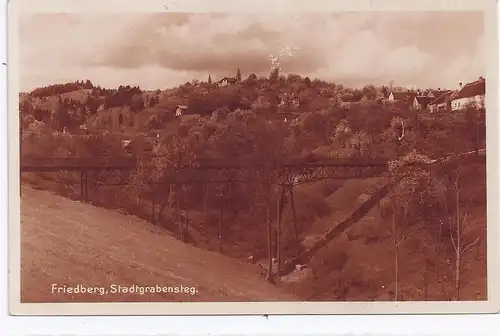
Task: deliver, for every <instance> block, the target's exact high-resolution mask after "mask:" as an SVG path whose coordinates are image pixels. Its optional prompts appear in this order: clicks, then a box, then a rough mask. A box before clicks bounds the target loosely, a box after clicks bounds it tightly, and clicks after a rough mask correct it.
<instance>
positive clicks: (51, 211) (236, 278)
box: [21, 186, 296, 302]
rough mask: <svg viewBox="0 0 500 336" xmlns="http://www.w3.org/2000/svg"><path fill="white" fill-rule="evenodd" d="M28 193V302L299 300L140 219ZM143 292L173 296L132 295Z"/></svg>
mask: <svg viewBox="0 0 500 336" xmlns="http://www.w3.org/2000/svg"><path fill="white" fill-rule="evenodd" d="M22 189H23V192H22V197H21V301H22V302H71V301H72V302H89V301H96V302H97V301H107V302H109V301H114V302H123V301H165V302H169V301H216V302H221V301H294V300H296V298H295V297H294V296H293V295H292V294H289V293H288V292H286V291H285V290H284V289H280V288H276V287H273V286H272V285H270V284H268V283H266V282H265V281H264V279H262V278H261V277H260V269H259V267H258V266H256V265H251V264H248V263H245V262H242V261H238V260H235V259H231V258H228V257H225V256H222V255H219V254H217V253H213V252H208V251H204V250H201V249H198V248H196V247H193V246H190V245H186V244H183V243H181V242H179V241H178V240H176V239H175V238H173V237H171V236H169V235H168V234H167V233H166V232H165V231H162V230H160V229H157V228H155V227H153V226H151V224H149V223H147V222H145V221H142V220H140V219H138V218H137V217H134V216H127V215H123V214H120V213H118V212H115V211H109V210H105V209H102V208H98V207H93V206H91V205H87V204H80V203H78V202H73V201H71V200H69V199H66V198H63V197H60V196H57V195H54V194H52V193H50V192H48V191H41V190H34V189H32V188H30V187H27V186H22ZM112 285H115V286H114V287H113V286H112ZM118 285H120V286H122V288H121V289H120V290H119V288H118V287H117V286H118ZM135 285H137V286H149V287H151V286H153V287H156V286H157V288H156V289H155V290H157V289H160V288H161V290H162V291H166V292H164V293H145V294H144V295H140V294H138V293H130V292H129V293H125V292H124V291H125V289H123V287H127V288H130V287H131V286H135ZM64 286H67V287H66V288H68V287H75V286H84V287H97V288H98V291H100V290H101V288H102V290H103V295H101V293H100V292H97V293H95V294H82V293H78V294H75V293H64V292H63V290H62V289H58V288H59V287H64ZM163 287H164V288H163ZM167 287H169V288H167ZM192 287H194V288H195V289H196V293H195V294H194V295H193V294H192V293H193V292H192V290H193V289H192ZM80 289H81V287H80ZM134 290H136V291H137V290H140V288H134ZM58 292H59V293H58ZM180 292H183V293H180Z"/></svg>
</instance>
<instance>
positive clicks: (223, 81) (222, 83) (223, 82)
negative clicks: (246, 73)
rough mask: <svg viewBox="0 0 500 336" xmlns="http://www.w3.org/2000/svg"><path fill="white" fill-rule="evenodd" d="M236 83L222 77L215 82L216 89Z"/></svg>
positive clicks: (231, 79) (234, 79)
mask: <svg viewBox="0 0 500 336" xmlns="http://www.w3.org/2000/svg"><path fill="white" fill-rule="evenodd" d="M236 82H237V80H236V78H232V77H224V78H222V79H221V80H220V81H218V82H217V86H218V87H225V86H228V85H229V84H234V83H236Z"/></svg>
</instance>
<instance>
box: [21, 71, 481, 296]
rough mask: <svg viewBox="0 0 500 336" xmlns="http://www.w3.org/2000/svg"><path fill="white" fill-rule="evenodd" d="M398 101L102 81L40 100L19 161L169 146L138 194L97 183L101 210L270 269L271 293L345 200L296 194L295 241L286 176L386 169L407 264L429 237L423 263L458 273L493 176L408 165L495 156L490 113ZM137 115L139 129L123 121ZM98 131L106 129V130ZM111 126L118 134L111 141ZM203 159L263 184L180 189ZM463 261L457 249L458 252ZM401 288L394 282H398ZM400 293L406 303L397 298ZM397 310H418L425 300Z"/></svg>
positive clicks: (63, 180)
mask: <svg viewBox="0 0 500 336" xmlns="http://www.w3.org/2000/svg"><path fill="white" fill-rule="evenodd" d="M70 88H71V89H70ZM82 90H86V91H83V93H82V94H81V97H78V99H77V98H75V97H76V96H75V97H73V98H69V97H66V96H64V94H68V93H71V92H78V91H80V92H81V91H82ZM387 90H388V88H386V87H381V88H377V87H375V86H374V85H367V86H365V87H364V88H363V89H361V90H354V89H349V88H344V87H343V86H342V85H340V84H334V83H329V82H325V81H321V80H318V79H315V80H310V79H309V78H307V77H306V78H302V77H301V76H298V75H289V76H287V77H285V76H281V75H279V73H278V72H276V71H273V72H272V73H271V75H270V76H269V78H257V76H255V75H253V74H251V75H249V76H248V78H246V79H243V80H241V81H238V82H236V83H234V84H232V85H229V86H227V87H218V86H217V83H211V79H210V80H209V81H207V82H201V83H200V82H197V81H193V82H191V83H186V84H183V85H180V86H179V87H176V88H172V89H169V90H165V91H159V90H157V91H151V92H145V91H142V90H141V89H140V88H138V87H130V86H120V87H119V88H118V89H116V90H109V89H103V88H100V87H95V86H93V85H92V83H90V81H86V82H84V81H82V82H78V83H76V84H75V83H70V84H66V85H55V86H50V87H47V88H40V89H36V90H34V91H33V92H32V93H30V95H28V97H27V98H24V99H23V101H21V102H20V119H21V123H20V127H21V129H20V132H21V154H22V156H26V157H29V156H36V157H116V158H119V157H127V156H128V155H129V153H128V152H127V151H126V150H125V148H124V147H123V145H122V140H123V134H124V133H125V132H128V133H129V134H130V132H131V131H133V135H132V140H134V139H136V140H137V142H139V139H140V140H141V141H142V142H143V143H147V142H153V141H154V139H155V138H156V134H158V135H159V142H158V143H157V144H156V147H155V148H154V155H151V153H146V152H144V153H141V152H136V153H135V154H136V156H137V157H138V159H139V165H138V167H137V169H136V170H135V171H133V172H132V173H130V176H128V178H129V179H130V181H131V182H130V183H129V184H128V185H123V186H113V187H108V186H105V185H103V183H104V177H101V176H99V175H98V174H95V175H94V176H92V177H91V180H92V181H93V182H92V183H93V189H92V193H93V195H92V198H93V202H94V204H95V205H100V206H105V207H108V208H115V209H122V210H123V211H126V212H127V213H130V214H134V215H137V216H139V217H142V218H146V219H148V220H149V221H151V222H152V223H154V224H155V225H161V226H163V227H165V228H166V229H167V230H169V231H170V232H172V234H174V235H176V236H177V237H178V238H179V239H181V240H183V241H185V242H187V243H191V244H195V245H197V246H200V247H203V248H207V249H212V250H218V251H220V252H221V253H225V254H228V255H231V256H236V257H240V258H244V257H246V256H248V255H251V256H252V257H253V259H255V260H258V259H266V260H268V261H269V266H270V267H268V271H267V274H266V278H267V279H268V280H269V281H275V280H274V279H275V277H276V274H273V271H272V269H273V266H272V260H273V258H276V257H277V256H278V254H282V255H281V256H280V259H281V260H285V259H289V258H292V257H294V256H296V255H297V254H298V253H300V252H301V249H302V250H303V246H301V244H300V242H299V241H298V236H302V235H303V234H304V233H306V232H307V231H308V230H309V228H310V226H311V223H313V222H314V221H316V220H317V219H318V218H326V217H328V216H329V215H330V214H331V212H332V210H331V209H330V206H329V205H328V204H327V202H326V198H327V197H328V196H329V195H331V194H332V193H334V192H335V190H337V189H338V188H339V184H338V183H337V182H335V181H321V182H315V183H311V184H309V185H307V186H303V187H298V188H297V189H298V190H297V195H296V200H295V202H296V204H297V210H296V211H297V216H298V219H297V220H296V221H295V223H296V224H295V225H296V227H295V232H296V234H294V230H292V229H290V230H289V232H288V233H286V234H285V235H283V234H282V233H281V232H279V228H278V226H277V224H276V222H277V216H278V212H279V211H278V210H277V208H276V204H277V200H278V199H279V198H280V192H281V190H280V189H279V186H277V179H278V171H279V168H280V164H281V163H282V162H284V161H286V160H290V159H293V158H297V157H303V158H319V157H324V158H366V159H370V158H386V159H388V160H391V161H392V163H391V165H390V167H391V168H390V176H391V178H392V179H394V181H397V183H395V184H396V186H395V187H394V189H393V191H391V192H390V193H389V194H388V195H387V196H386V197H385V198H384V202H382V203H381V205H380V207H381V211H382V212H383V213H384V218H386V219H387V223H389V224H390V225H389V226H388V227H390V228H392V229H390V230H389V231H391V232H392V237H393V238H394V242H396V241H397V242H396V243H394V245H395V247H396V251H397V252H398V253H399V250H398V248H399V246H400V243H401V244H402V243H403V242H404V241H406V239H407V233H408V232H410V231H411V232H413V231H414V230H417V229H418V231H419V232H420V233H421V234H425V235H426V236H425V237H427V238H425V239H430V240H429V242H428V243H426V244H424V245H425V249H426V250H425V253H422V256H421V257H422V258H423V260H424V259H425V260H427V261H429V260H437V259H440V258H444V259H443V260H449V259H450V258H452V256H453V249H454V248H455V250H456V249H457V246H456V237H458V236H454V235H460V234H461V233H460V232H461V231H460V228H461V227H462V226H463V225H465V222H466V220H465V219H464V218H463V216H464V214H466V213H468V211H469V212H470V211H473V209H476V208H477V207H480V208H484V209H485V204H486V194H485V184H486V181H485V175H484V174H483V170H484V167H482V166H481V165H479V166H478V165H472V164H471V165H470V166H467V165H465V167H463V166H460V167H454V168H453V170H450V171H449V172H444V173H443V172H440V173H435V172H431V171H429V170H427V169H424V168H418V167H411V168H408V167H407V166H404V165H402V163H403V162H408V161H418V162H428V161H429V160H431V159H435V158H442V157H446V156H452V155H454V154H458V153H464V152H470V151H476V150H478V149H480V148H484V146H485V137H486V128H485V122H484V119H485V116H484V113H482V112H481V111H480V110H479V109H478V108H476V106H473V105H469V106H467V107H466V108H465V109H464V110H463V111H460V112H457V113H453V114H451V113H430V112H428V111H417V110H414V109H412V108H411V107H410V106H409V105H408V104H405V103H404V102H403V103H396V104H394V103H388V102H386V101H384V100H383V97H384V96H385V95H386V94H387ZM288 97H298V99H299V101H300V104H299V105H294V104H292V103H291V102H290V101H289V100H288ZM48 101H50V102H51V104H49V105H47V104H46V103H47V102H48ZM283 102H284V103H283ZM180 104H185V105H187V106H188V111H189V113H187V115H184V116H182V118H175V117H174V109H175V106H177V105H180ZM47 106H50V107H49V108H47ZM125 109H126V110H127V118H128V119H130V122H128V123H123V122H120V121H119V120H120V119H119V118H112V117H113V116H112V114H113V113H115V114H120V113H122V111H123V110H125ZM120 115H121V114H120ZM143 115H144V116H146V117H142V116H143ZM289 115H292V116H293V117H287V116H289ZM131 116H132V117H131ZM108 117H109V118H108ZM97 119H100V120H104V121H105V122H102V123H97V122H95V121H96V120H97ZM141 119H143V122H139V120H141ZM89 121H92V123H89ZM106 123H118V124H119V125H118V126H120V127H118V128H113V129H111V128H108V129H107V128H106V127H107V126H106V125H107V124H106ZM84 124H87V125H97V124H99V125H100V127H96V128H95V129H92V128H91V127H86V132H85V133H83V134H81V133H80V134H76V132H72V131H71V130H72V129H77V128H78V127H79V126H81V125H84ZM63 129H69V131H68V132H63ZM198 158H213V159H230V160H236V159H241V160H251V161H252V162H254V163H259V165H257V166H256V167H255V168H251V169H250V168H249V169H246V170H242V171H240V172H236V173H234V174H237V175H238V174H240V175H241V176H233V177H234V179H235V180H245V181H252V180H254V181H257V180H258V181H259V183H232V184H230V185H211V184H183V185H179V184H176V183H175V180H176V179H179V178H180V177H181V176H183V174H187V172H189V171H192V170H194V169H195V168H196V165H197V162H198V161H197V159H198ZM478 167H479V170H480V173H477V169H478ZM475 171H476V172H475ZM213 174H217V172H214V173H213ZM481 178H482V179H483V180H481ZM78 179H79V177H78V176H77V175H76V174H72V173H64V174H62V173H61V174H57V176H55V175H54V174H52V175H51V174H50V173H43V174H42V173H36V174H32V176H30V177H29V178H25V181H28V180H29V181H30V183H44V185H45V187H46V188H49V189H51V190H53V191H55V192H57V193H60V194H63V195H65V196H68V197H76V196H77V195H78V190H76V189H77V188H76V187H75V186H74V185H76V184H77V183H78ZM100 179H102V180H100ZM383 185H385V184H384V183H382V182H381V183H380V185H379V187H382V186H383ZM457 195H460V197H458V196H457ZM221 209H222V210H221ZM471 209H472V210H471ZM287 220H288V222H289V223H292V222H294V221H293V220H292V219H291V218H288V219H287ZM442 223H450V224H446V225H444V224H442ZM484 224H485V223H484V222H482V223H480V224H478V226H477V228H479V231H481V230H483V231H484V229H481V227H482V226H484ZM481 225H482V226H481ZM292 226H293V225H292V224H290V227H292ZM479 231H477V230H472V231H471V232H472V233H469V231H467V232H468V233H467V234H470V235H471V236H470V237H473V238H470V237H469V236H467V239H469V240H470V239H472V240H470V242H474V239H475V238H474V237H476V236H477V235H478V232H479ZM221 232H222V233H223V234H221ZM398 235H399V236H398ZM436 236H439V237H440V238H439V239H440V240H439V241H440V243H439V244H440V246H441V244H443V246H445V247H443V248H442V249H441V248H440V250H439V251H438V252H436V250H435V243H434V240H432V239H433V238H432V237H436ZM450 236H451V237H455V239H451V240H450V239H449V237H450ZM278 237H279V238H278ZM397 237H399V238H397ZM429 237H431V238H432V239H431V238H429ZM445 237H446V240H445ZM462 238H463V239H465V238H464V237H462ZM431 240H432V242H431ZM469 240H468V241H469ZM278 241H279V244H280V247H279V248H278V247H277V246H278ZM463 248H464V247H463V246H462V247H458V249H459V251H460V253H461V251H462V250H461V249H463ZM297 249H298V250H299V252H297ZM418 249H419V250H422V246H420V247H418ZM460 253H459V254H460ZM424 254H425V256H424ZM461 256H462V255H461V254H460V255H457V258H458V259H457V260H459V259H460V257H461ZM397 258H398V257H397ZM325 259H328V257H325ZM401 262H402V261H401ZM433 265H434V264H433ZM460 265H461V264H460ZM461 266H463V265H461ZM279 267H281V265H279V266H278V268H279ZM396 267H397V266H396ZM456 271H457V272H458V273H460V272H461V269H460V268H459V267H458V268H457V270H456ZM433 272H437V273H438V275H437V277H439V272H444V271H443V270H442V269H439V268H436V269H434V271H433ZM396 274H397V272H396ZM397 279H398V276H397V275H396V283H398V280H397ZM399 281H400V280H399ZM450 281H451V280H450ZM323 286H324V284H323ZM343 286H347V285H345V284H344V285H343ZM457 286H458V287H457ZM451 287H452V288H453V290H452V294H446V295H445V294H442V295H441V299H446V298H444V297H448V298H454V299H460V294H459V288H460V284H458V283H457V282H456V281H455V282H453V281H452V285H451ZM395 293H396V294H395V296H396V298H398V293H399V290H398V287H397V286H396V289H395ZM339 295H340V294H338V293H336V294H331V293H330V294H329V296H326V297H323V298H330V299H332V298H335V297H337V298H338V297H339ZM400 295H402V294H400ZM450 295H451V296H450ZM399 299H408V300H411V299H416V294H411V295H408V296H407V297H406V298H404V297H403V298H402V297H401V296H399Z"/></svg>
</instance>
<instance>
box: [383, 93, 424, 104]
mask: <svg viewBox="0 0 500 336" xmlns="http://www.w3.org/2000/svg"><path fill="white" fill-rule="evenodd" d="M416 96H417V94H416V93H415V92H413V91H406V92H405V91H392V92H391V93H390V94H389V98H387V101H389V102H393V103H395V102H398V103H402V104H413V102H414V99H415V97H416Z"/></svg>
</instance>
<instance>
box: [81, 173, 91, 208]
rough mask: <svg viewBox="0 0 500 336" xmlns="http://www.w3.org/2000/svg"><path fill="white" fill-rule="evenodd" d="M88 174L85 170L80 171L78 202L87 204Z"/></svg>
mask: <svg viewBox="0 0 500 336" xmlns="http://www.w3.org/2000/svg"><path fill="white" fill-rule="evenodd" d="M88 191H89V189H88V172H87V170H81V171H80V201H81V202H84V203H86V202H88Z"/></svg>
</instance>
